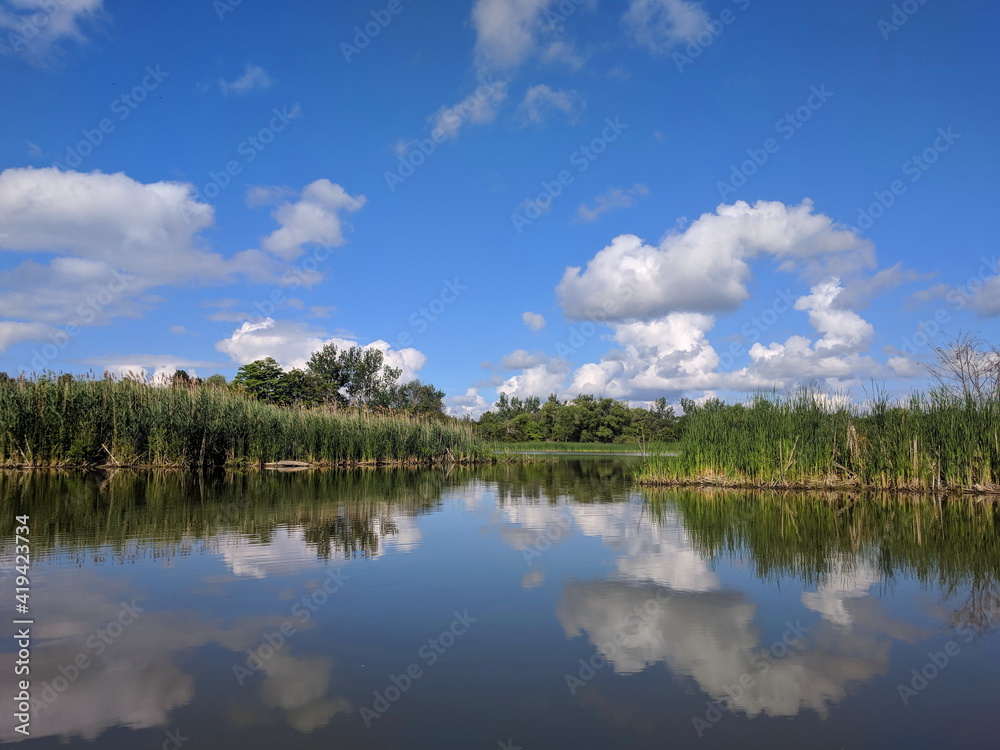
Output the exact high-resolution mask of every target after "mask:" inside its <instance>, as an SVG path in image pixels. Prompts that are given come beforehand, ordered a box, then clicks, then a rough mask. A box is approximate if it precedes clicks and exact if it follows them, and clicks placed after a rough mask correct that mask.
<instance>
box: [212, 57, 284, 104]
mask: <svg viewBox="0 0 1000 750" xmlns="http://www.w3.org/2000/svg"><path fill="white" fill-rule="evenodd" d="M272 85H274V80H273V79H272V78H271V76H269V75H268V73H267V71H266V70H264V69H263V68H262V67H260V66H259V65H251V64H250V63H247V65H246V68H245V69H244V71H243V75H241V76H240V77H239V78H237V79H236V80H235V81H227V80H225V79H224V78H220V79H219V88H220V89H222V93H223V94H225V95H226V96H229V95H230V94H237V95H239V94H249V93H250V92H251V91H256V90H263V89H267V88H270V87H271V86H272Z"/></svg>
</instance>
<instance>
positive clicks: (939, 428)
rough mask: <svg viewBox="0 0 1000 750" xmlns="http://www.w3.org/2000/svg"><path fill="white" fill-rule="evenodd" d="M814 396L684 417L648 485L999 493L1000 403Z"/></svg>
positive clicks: (651, 466)
mask: <svg viewBox="0 0 1000 750" xmlns="http://www.w3.org/2000/svg"><path fill="white" fill-rule="evenodd" d="M831 403H834V402H832V401H831V399H829V398H826V397H824V396H823V395H822V394H821V393H818V392H816V391H812V390H805V391H797V392H794V393H792V394H789V395H787V396H784V397H781V396H777V395H774V394H768V395H758V396H756V397H755V398H754V399H752V400H751V402H750V403H749V404H746V405H740V404H738V405H729V406H727V405H720V404H715V405H713V406H712V407H710V408H706V407H702V408H698V409H696V410H694V411H693V412H692V413H691V414H689V415H688V416H687V424H686V428H685V431H684V434H683V436H682V437H681V441H680V443H679V444H678V450H679V453H680V455H678V456H675V457H668V456H651V457H650V458H649V460H648V461H647V462H646V464H645V466H644V468H643V469H642V470H641V471H640V473H639V476H638V480H639V482H640V483H642V484H648V485H657V484H660V485H671V484H677V485H683V484H702V485H716V486H723V487H726V486H728V487H788V488H823V487H841V488H868V489H880V490H896V491H899V490H914V491H917V490H919V491H932V492H983V493H995V492H1000V401H998V400H997V399H992V400H989V399H980V400H975V399H971V398H958V397H955V396H951V395H948V394H946V393H931V394H920V395H914V396H913V397H911V398H910V399H908V400H906V401H902V402H893V401H891V400H889V399H888V398H884V397H878V398H875V399H873V400H872V401H871V402H869V403H868V404H866V405H865V406H864V407H862V406H858V405H849V404H841V405H839V406H835V407H831Z"/></svg>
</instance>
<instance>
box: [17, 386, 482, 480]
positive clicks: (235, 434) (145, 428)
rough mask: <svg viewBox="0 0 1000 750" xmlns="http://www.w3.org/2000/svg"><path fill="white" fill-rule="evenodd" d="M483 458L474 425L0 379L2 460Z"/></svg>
mask: <svg viewBox="0 0 1000 750" xmlns="http://www.w3.org/2000/svg"><path fill="white" fill-rule="evenodd" d="M488 457H489V450H488V449H487V448H486V447H485V446H484V445H483V444H482V443H481V441H479V440H478V439H477V438H476V437H475V435H474V433H473V427H472V425H465V424H460V423H455V422H451V423H446V422H439V421H433V420H425V419H419V418H413V417H407V416H394V415H388V416H381V415H374V414H371V413H364V412H358V411H346V410H345V411H338V410H334V409H330V408H315V409H296V408H288V407H281V406H273V405H270V404H265V403H262V402H260V401H255V400H253V399H250V398H248V397H246V396H243V395H240V394H239V393H234V392H231V391H229V390H227V389H225V388H214V387H211V386H205V385H202V386H169V387H163V386H154V385H150V384H148V383H144V382H140V381H136V380H131V379H124V380H92V379H68V378H61V379H58V380H57V379H51V378H38V379H31V380H10V381H6V382H2V383H0V466H5V467H69V466H92V465H114V466H155V467H168V466H173V467H198V466H223V465H229V466H241V465H242V466H253V465H261V464H264V463H266V462H271V461H281V460H296V461H308V462H311V463H318V464H380V463H433V462H438V461H455V462H464V461H474V460H484V459H487V458H488Z"/></svg>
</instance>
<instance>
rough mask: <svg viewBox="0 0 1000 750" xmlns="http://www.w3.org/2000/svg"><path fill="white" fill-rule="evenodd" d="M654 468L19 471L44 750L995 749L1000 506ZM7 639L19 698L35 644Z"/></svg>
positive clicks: (9, 607)
mask: <svg viewBox="0 0 1000 750" xmlns="http://www.w3.org/2000/svg"><path fill="white" fill-rule="evenodd" d="M631 460H633V459H628V458H614V459H609V458H604V457H601V458H588V459H580V460H575V459H572V460H571V459H560V460H558V461H551V460H550V461H546V462H544V463H540V464H537V465H531V466H525V467H488V468H483V469H476V470H455V471H452V472H451V473H449V474H445V473H443V472H357V473H312V472H310V473H298V474H267V475H263V476H261V475H221V476H217V477H205V478H202V479H199V478H197V477H189V476H183V475H180V474H145V475H144V474H135V473H126V472H119V473H116V474H114V475H111V476H109V475H103V474H102V475H98V474H95V475H91V476H86V477H85V476H79V475H57V474H50V475H36V476H24V475H12V474H10V475H2V476H0V504H2V508H3V517H2V518H0V538H2V540H3V545H2V547H0V551H2V555H0V562H2V563H3V568H4V570H3V571H0V576H2V575H5V574H6V575H7V577H6V578H5V579H4V580H3V581H2V582H0V591H2V592H3V593H2V596H0V602H2V606H0V615H2V620H3V621H4V622H6V623H8V624H7V625H5V626H4V630H10V631H11V632H13V626H12V625H10V622H11V621H12V619H14V618H15V617H16V615H15V614H14V600H13V587H14V579H13V578H12V577H10V575H9V566H10V563H11V562H12V559H13V546H12V538H13V533H14V521H13V517H14V515H15V514H16V513H25V512H26V513H30V515H31V528H32V533H31V537H32V545H33V556H34V557H33V569H32V579H31V600H30V601H31V616H32V617H33V618H34V619H35V625H34V626H33V631H32V634H33V643H32V655H31V691H32V696H33V699H34V702H35V713H34V717H33V720H32V724H31V737H30V738H28V739H25V738H23V737H22V736H21V735H20V734H18V733H16V732H15V731H14V727H15V721H14V718H13V716H12V711H11V701H9V700H8V701H7V706H6V707H5V708H4V710H3V712H2V714H0V741H3V742H21V743H22V745H23V746H25V747H32V748H34V747H38V748H50V747H51V748H56V747H59V748H65V747H69V748H102V749H103V748H108V749H109V750H110V749H112V748H129V750H134V749H135V748H150V749H151V750H153V749H155V748H181V747H183V748H185V750H188V749H191V750H193V749H194V748H223V749H229V748H234V749H235V748H241V749H242V748H269V749H270V748H284V747H289V748H337V749H342V748H470V749H472V748H483V749H484V750H496V749H498V748H523V750H535V749H536V748H637V749H638V748H733V747H739V748H810V749H811V750H812V749H815V750H819V749H820V748H940V747H961V748H965V747H968V748H993V747H998V746H1000V719H998V711H997V709H998V705H1000V669H998V667H1000V646H998V640H997V638H996V636H995V633H994V632H993V628H994V627H995V626H996V625H997V622H998V617H1000V586H998V584H997V576H998V571H1000V537H998V533H997V532H998V519H1000V515H998V512H997V510H996V508H995V507H994V506H992V505H987V504H980V503H975V502H967V501H963V502H960V503H952V504H950V505H940V504H935V503H932V502H927V501H922V502H914V501H912V500H908V501H899V500H895V501H891V502H886V501H884V500H877V499H858V498H854V499H843V498H835V497H829V498H827V497H820V498H816V497H813V498H810V499H805V498H798V497H786V498H777V497H774V496H770V497H761V496H753V495H747V494H746V493H743V494H703V493H702V494H699V493H693V492H671V493H663V494H658V495H657V494H653V495H650V494H644V493H639V492H636V491H633V490H630V489H629V486H628V482H627V475H628V473H629V471H630V470H629V466H630V465H632V464H630V461H631ZM2 643H3V645H2V647H0V674H2V681H3V682H2V684H3V685H4V687H5V690H4V694H5V698H7V699H10V698H11V697H12V694H13V692H14V679H15V678H14V666H15V665H14V663H15V660H16V658H17V657H16V653H15V650H16V649H15V646H14V645H13V639H12V638H9V637H5V638H4V640H3V642H2Z"/></svg>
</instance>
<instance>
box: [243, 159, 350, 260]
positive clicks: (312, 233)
mask: <svg viewBox="0 0 1000 750" xmlns="http://www.w3.org/2000/svg"><path fill="white" fill-rule="evenodd" d="M365 202H366V199H365V197H364V196H363V195H359V196H352V195H349V194H348V192H347V191H346V190H344V188H342V187H341V186H340V185H337V184H336V183H333V182H330V180H328V179H325V178H324V179H320V180H316V181H315V182H311V183H309V184H308V185H306V186H305V187H304V188H303V189H302V194H301V195H300V197H299V200H297V201H295V202H294V203H293V202H290V201H285V202H284V203H282V204H281V205H279V206H278V207H277V208H276V209H275V210H274V211H273V212H272V214H271V215H272V216H273V217H274V220H275V221H277V222H278V224H280V225H281V226H280V228H279V229H276V230H274V231H273V232H272V233H271V234H269V235H268V236H267V237H265V238H264V239H263V241H262V242H261V247H263V248H264V249H265V250H267V251H268V252H269V253H272V254H274V255H276V256H277V257H279V258H281V259H282V260H286V261H290V260H295V259H296V258H298V257H299V256H300V255H302V253H303V252H304V250H303V246H304V245H308V244H313V243H315V244H319V245H326V246H328V247H339V246H341V245H343V244H344V242H345V240H344V228H343V222H342V219H341V216H340V215H341V213H342V212H348V213H353V212H355V211H359V210H361V208H362V207H363V206H364V205H365Z"/></svg>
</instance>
